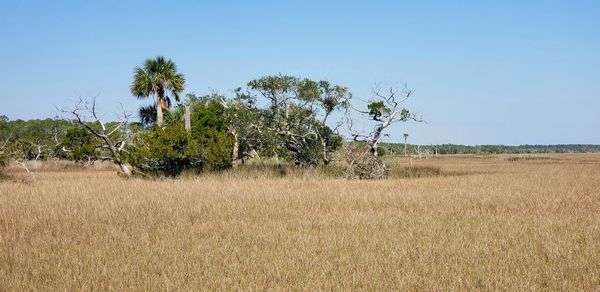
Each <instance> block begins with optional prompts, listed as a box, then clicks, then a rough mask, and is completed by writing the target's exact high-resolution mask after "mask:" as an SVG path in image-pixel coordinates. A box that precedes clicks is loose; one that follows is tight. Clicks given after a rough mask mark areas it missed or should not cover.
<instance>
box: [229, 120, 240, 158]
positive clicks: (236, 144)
mask: <svg viewBox="0 0 600 292" xmlns="http://www.w3.org/2000/svg"><path fill="white" fill-rule="evenodd" d="M230 132H231V135H232V136H233V149H231V164H232V165H233V167H236V166H238V161H239V157H240V140H239V138H238V134H237V131H236V130H235V129H232V130H231V131H230Z"/></svg>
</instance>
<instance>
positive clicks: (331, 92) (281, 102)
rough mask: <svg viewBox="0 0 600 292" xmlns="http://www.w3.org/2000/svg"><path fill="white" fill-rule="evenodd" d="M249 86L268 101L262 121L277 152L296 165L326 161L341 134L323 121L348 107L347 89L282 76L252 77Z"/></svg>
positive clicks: (339, 139)
mask: <svg viewBox="0 0 600 292" xmlns="http://www.w3.org/2000/svg"><path fill="white" fill-rule="evenodd" d="M248 87H249V88H250V89H251V90H255V91H257V92H259V93H260V94H261V95H262V96H263V97H264V98H266V99H267V101H268V102H269V103H270V106H269V109H268V111H266V112H265V114H266V116H265V123H266V129H267V130H268V131H269V132H271V133H274V136H275V138H276V139H275V140H274V142H275V144H274V145H273V146H274V147H275V149H274V150H275V153H276V154H277V155H282V156H284V157H285V156H290V158H292V159H293V161H294V163H295V164H296V165H298V166H302V165H305V166H312V165H315V164H318V163H319V162H321V161H322V162H323V163H324V164H327V163H329V161H330V160H331V157H330V155H329V153H330V152H331V151H334V150H335V149H336V148H337V147H339V145H341V137H339V135H337V134H336V133H334V131H333V130H332V129H331V128H329V127H328V125H327V124H326V123H327V122H328V119H329V118H330V117H331V113H332V112H333V111H335V110H338V109H341V108H347V106H346V104H347V100H349V98H350V93H349V91H348V89H347V88H345V87H341V86H337V85H335V86H334V85H331V84H330V83H329V82H328V81H313V80H310V79H300V78H297V77H292V76H285V75H276V76H265V77H262V78H260V79H256V80H252V81H250V82H249V83H248ZM336 129H337V127H336ZM282 150H285V151H282Z"/></svg>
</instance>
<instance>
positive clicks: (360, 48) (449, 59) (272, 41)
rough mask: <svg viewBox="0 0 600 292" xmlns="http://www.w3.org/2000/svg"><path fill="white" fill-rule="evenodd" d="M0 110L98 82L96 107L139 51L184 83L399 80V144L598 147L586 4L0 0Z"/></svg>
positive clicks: (45, 109)
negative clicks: (404, 104) (405, 96)
mask: <svg viewBox="0 0 600 292" xmlns="http://www.w3.org/2000/svg"><path fill="white" fill-rule="evenodd" d="M0 53H1V55H2V68H1V70H0V88H2V90H1V91H0V99H1V100H2V103H1V107H0V114H4V115H7V116H8V117H9V118H11V119H17V118H25V119H29V118H44V117H50V116H53V115H55V114H56V110H55V109H54V105H59V106H60V105H65V104H69V102H68V101H69V100H72V99H74V98H76V97H77V96H89V95H98V96H99V102H100V103H101V104H102V105H103V107H104V108H105V109H106V110H107V111H114V112H116V111H117V109H118V108H119V105H118V103H119V102H121V103H123V105H124V107H125V108H127V109H130V110H132V111H133V110H135V109H136V108H137V107H139V106H140V105H142V104H146V103H147V102H144V101H140V100H137V99H136V98H134V97H133V96H131V94H130V93H129V84H130V81H131V78H132V75H133V74H132V71H133V68H134V67H135V66H137V65H140V64H141V63H142V62H143V60H144V59H145V58H147V57H153V56H156V55H164V56H166V57H168V58H171V59H173V60H174V61H175V62H176V63H177V64H178V65H179V69H180V71H181V72H182V73H184V74H185V75H186V77H187V88H186V92H192V91H193V92H196V93H198V94H203V93H207V92H208V91H209V90H210V89H216V90H219V91H221V92H224V93H227V92H228V91H229V90H231V89H233V88H235V87H238V86H242V85H244V84H245V83H246V82H247V81H249V80H251V79H253V78H257V77H260V76H263V75H266V74H277V73H282V74H290V75H295V76H301V77H309V78H313V79H329V80H330V81H332V82H334V83H338V84H342V85H345V86H348V87H349V88H350V89H351V90H352V92H353V93H354V95H355V96H359V97H361V98H364V99H368V97H369V92H370V88H371V87H372V86H373V84H374V83H376V82H388V83H391V84H398V83H401V82H407V84H408V86H409V87H410V88H411V89H412V90H413V91H414V95H413V98H412V100H411V101H410V103H409V104H408V106H410V107H411V108H413V109H415V110H417V111H419V112H421V113H422V114H423V116H424V117H425V119H426V120H427V121H428V123H427V124H417V125H415V124H407V125H404V124H400V125H396V126H395V127H394V128H393V129H392V130H391V134H392V140H396V141H399V140H401V136H402V133H404V132H408V133H409V134H410V139H412V142H414V143H459V144H511V145H512V144H526V143H529V144H556V143H595V144H600V131H599V129H600V1H567V0H565V1H549V0H548V1H59V0H55V1H30V0H2V1H1V2H0Z"/></svg>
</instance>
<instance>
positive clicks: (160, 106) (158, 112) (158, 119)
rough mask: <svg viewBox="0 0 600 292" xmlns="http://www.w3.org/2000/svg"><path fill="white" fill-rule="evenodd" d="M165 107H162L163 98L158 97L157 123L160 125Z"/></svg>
mask: <svg viewBox="0 0 600 292" xmlns="http://www.w3.org/2000/svg"><path fill="white" fill-rule="evenodd" d="M162 110H163V108H162V99H161V98H160V97H158V96H157V97H156V125H157V126H160V125H162V123H163V111H162Z"/></svg>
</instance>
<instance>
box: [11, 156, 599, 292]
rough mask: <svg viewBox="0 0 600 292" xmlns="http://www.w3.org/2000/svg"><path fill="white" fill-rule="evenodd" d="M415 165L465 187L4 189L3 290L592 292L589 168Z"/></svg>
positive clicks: (76, 180) (308, 184)
mask: <svg viewBox="0 0 600 292" xmlns="http://www.w3.org/2000/svg"><path fill="white" fill-rule="evenodd" d="M582 162H584V163H582ZM391 163H392V164H393V163H397V165H398V166H401V167H403V166H406V165H407V164H406V161H405V160H402V159H397V161H396V162H394V161H391ZM425 166H430V167H438V168H440V169H441V171H442V173H453V172H464V173H470V174H468V175H461V176H447V175H440V176H430V177H421V178H419V179H397V178H390V179H385V180H377V181H373V180H371V181H348V180H344V179H338V178H330V177H319V178H316V179H314V178H310V177H309V176H306V177H305V176H302V175H299V176H291V175H290V176H287V177H283V178H282V177H275V174H273V176H272V177H271V176H264V177H251V176H245V175H241V176H236V175H235V174H227V175H226V174H211V175H202V176H199V177H198V176H188V177H183V178H180V179H162V180H143V179H136V178H134V179H128V180H123V179H120V178H119V177H118V176H117V175H116V174H115V173H116V171H106V170H87V171H63V170H61V171H40V172H38V173H37V178H36V181H35V182H33V183H32V184H23V183H21V182H18V181H11V180H9V181H4V182H0V290H2V291H28V290H39V291H51V290H428V291H431V290H436V291H438V290H508V291H514V290H563V291H565V290H566V291H593V290H597V289H598V287H600V261H599V260H598V259H600V217H599V216H598V214H600V193H599V192H598V190H599V189H600V156H597V155H596V156H594V155H570V156H567V155H566V156H560V160H557V161H554V160H549V161H535V160H534V161H523V162H519V161H514V162H508V161H506V160H504V158H503V157H498V158H497V159H486V160H481V159H471V158H467V157H465V158H460V157H451V158H447V159H446V158H440V159H435V160H433V159H428V160H425V159H424V160H421V161H419V160H416V161H413V167H425ZM422 169H426V168H422ZM236 171H240V172H243V171H245V170H236ZM422 171H424V172H427V171H425V170H422ZM434 172H435V171H434Z"/></svg>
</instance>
